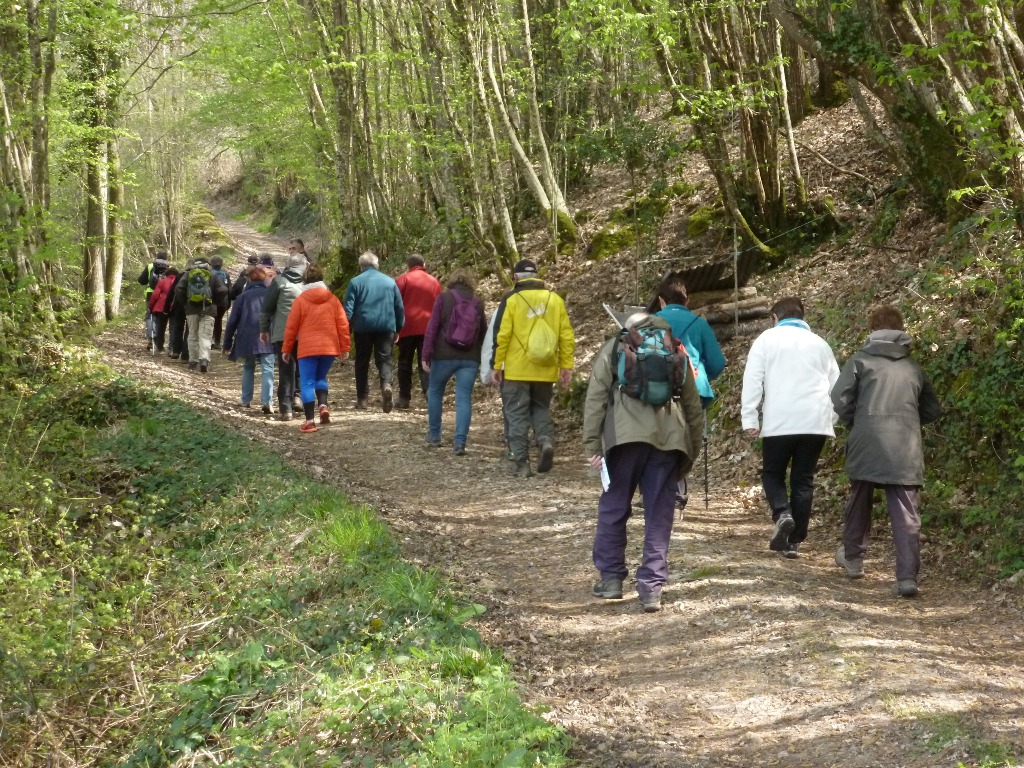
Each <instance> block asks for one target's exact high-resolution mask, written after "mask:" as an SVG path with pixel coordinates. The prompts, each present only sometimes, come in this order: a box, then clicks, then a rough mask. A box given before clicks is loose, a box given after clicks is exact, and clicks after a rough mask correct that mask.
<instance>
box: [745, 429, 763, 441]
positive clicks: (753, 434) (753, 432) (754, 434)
mask: <svg viewBox="0 0 1024 768" xmlns="http://www.w3.org/2000/svg"><path fill="white" fill-rule="evenodd" d="M760 436H761V430H760V429H748V430H747V437H749V438H750V439H751V440H757V438H759V437H760Z"/></svg>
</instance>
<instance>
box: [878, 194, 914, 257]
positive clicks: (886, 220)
mask: <svg viewBox="0 0 1024 768" xmlns="http://www.w3.org/2000/svg"><path fill="white" fill-rule="evenodd" d="M908 194H909V190H908V189H906V188H905V187H899V188H898V189H896V190H895V191H893V193H892V194H890V195H888V196H887V197H886V198H885V200H884V201H883V202H882V205H881V206H879V208H878V210H877V211H876V212H875V217H874V221H873V222H872V226H871V234H870V236H869V237H870V239H871V242H872V243H874V244H875V245H882V244H883V243H885V242H886V241H887V240H888V239H889V238H890V237H891V236H892V233H893V232H895V231H896V227H897V226H898V225H899V223H900V219H901V218H902V217H903V211H904V209H905V208H906V200H907V195H908Z"/></svg>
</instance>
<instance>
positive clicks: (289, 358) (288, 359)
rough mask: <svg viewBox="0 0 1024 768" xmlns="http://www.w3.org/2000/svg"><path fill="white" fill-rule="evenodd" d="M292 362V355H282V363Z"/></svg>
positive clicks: (286, 353) (285, 353) (283, 353)
mask: <svg viewBox="0 0 1024 768" xmlns="http://www.w3.org/2000/svg"><path fill="white" fill-rule="evenodd" d="M291 361H292V356H291V354H289V353H288V352H282V353H281V362H282V363H290V362H291Z"/></svg>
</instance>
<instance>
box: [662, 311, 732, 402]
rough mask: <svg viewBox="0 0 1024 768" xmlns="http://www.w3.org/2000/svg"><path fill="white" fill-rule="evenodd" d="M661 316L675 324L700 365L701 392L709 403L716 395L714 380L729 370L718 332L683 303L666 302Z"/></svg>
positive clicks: (687, 351)
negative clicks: (719, 342)
mask: <svg viewBox="0 0 1024 768" xmlns="http://www.w3.org/2000/svg"><path fill="white" fill-rule="evenodd" d="M657 316H658V317H661V318H664V319H665V320H667V321H668V324H669V325H670V326H672V335H673V336H675V337H676V338H677V339H679V340H680V341H681V342H683V346H685V347H686V354H688V355H689V356H690V360H691V361H693V364H694V366H696V368H697V392H698V393H699V394H700V399H701V402H702V403H704V406H705V407H707V405H708V404H709V403H710V402H711V401H712V400H714V399H715V392H714V390H713V389H711V382H712V381H714V380H715V379H717V378H718V377H719V376H720V375H721V374H722V371H724V370H725V355H723V354H722V348H721V347H720V346H718V339H716V338H715V332H714V331H712V330H711V326H710V325H708V321H707V320H705V319H704V318H703V317H700V316H699V315H695V314H693V312H691V311H690V310H688V309H687V308H686V307H684V306H681V305H679V304H668V305H666V306H665V308H664V309H663V310H661V312H658V313H657Z"/></svg>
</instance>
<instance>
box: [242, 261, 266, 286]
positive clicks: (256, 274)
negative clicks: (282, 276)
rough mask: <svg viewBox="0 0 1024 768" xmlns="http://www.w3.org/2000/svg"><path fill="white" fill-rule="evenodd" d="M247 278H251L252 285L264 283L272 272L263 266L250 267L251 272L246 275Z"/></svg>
mask: <svg viewBox="0 0 1024 768" xmlns="http://www.w3.org/2000/svg"><path fill="white" fill-rule="evenodd" d="M245 276H246V277H248V278H249V282H250V283H262V282H263V281H264V280H266V279H267V278H268V277H270V270H269V269H267V268H266V267H264V266H263V265H262V264H257V265H256V266H255V267H249V271H248V272H246V273H245Z"/></svg>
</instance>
